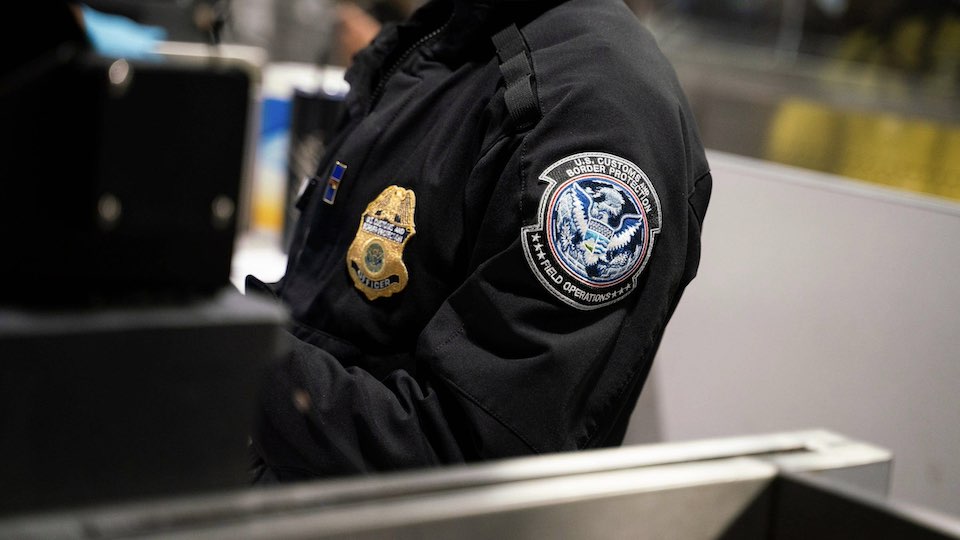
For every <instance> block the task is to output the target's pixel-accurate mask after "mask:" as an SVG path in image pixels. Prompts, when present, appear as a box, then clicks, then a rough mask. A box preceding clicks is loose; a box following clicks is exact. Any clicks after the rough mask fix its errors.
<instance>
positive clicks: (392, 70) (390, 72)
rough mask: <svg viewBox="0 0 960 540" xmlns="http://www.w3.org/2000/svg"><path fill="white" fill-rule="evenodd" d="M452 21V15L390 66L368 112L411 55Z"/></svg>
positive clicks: (372, 97) (378, 85) (378, 84)
mask: <svg viewBox="0 0 960 540" xmlns="http://www.w3.org/2000/svg"><path fill="white" fill-rule="evenodd" d="M452 20H453V15H450V18H449V19H447V22H445V23H443V25H441V26H440V27H439V28H437V29H436V30H434V31H432V32H430V33H429V34H427V35H425V36H423V37H422V38H420V39H418V40H417V41H416V43H414V44H413V45H411V46H410V47H409V48H408V49H407V50H406V51H405V52H404V53H403V55H401V56H400V58H398V59H397V61H396V62H394V63H393V64H392V65H391V66H390V69H389V70H387V71H386V72H385V73H384V75H383V77H381V78H380V82H378V83H377V87H376V88H375V89H374V90H373V94H371V95H370V107H368V108H367V112H370V111H371V110H373V108H374V107H375V106H376V105H377V102H378V101H380V98H381V97H382V96H383V92H384V90H385V89H386V86H387V81H389V80H390V78H391V77H393V76H394V74H396V73H397V70H399V69H400V66H402V65H403V63H404V62H406V61H407V59H408V58H410V55H412V54H413V53H414V52H416V51H417V49H419V48H420V47H423V46H424V45H426V44H427V43H428V42H430V41H431V40H433V39H434V38H436V37H437V36H439V35H440V33H441V32H443V31H444V30H445V29H446V28H447V26H449V25H450V22H451V21H452Z"/></svg>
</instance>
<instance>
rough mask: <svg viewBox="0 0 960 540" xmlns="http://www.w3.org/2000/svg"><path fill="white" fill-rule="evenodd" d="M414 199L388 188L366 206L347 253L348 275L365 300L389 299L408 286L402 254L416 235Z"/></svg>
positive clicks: (401, 190)
mask: <svg viewBox="0 0 960 540" xmlns="http://www.w3.org/2000/svg"><path fill="white" fill-rule="evenodd" d="M416 207H417V196H416V194H414V192H413V191H412V190H409V189H404V188H401V187H399V186H390V187H388V188H387V189H385V190H383V192H381V193H380V195H379V196H377V198H376V199H374V200H373V202H371V203H370V204H368V205H367V209H366V210H364V212H363V215H362V216H361V217H360V226H359V228H358V229H357V235H356V236H355V237H354V239H353V242H352V243H351V244H350V249H349V250H348V251H347V272H348V273H349V274H350V278H351V279H352V280H353V285H354V287H356V288H357V289H358V290H360V292H362V293H363V295H364V296H366V297H367V300H375V299H377V298H380V297H386V296H391V295H393V294H395V293H398V292H400V291H402V290H403V289H404V288H405V287H406V286H407V280H408V278H409V276H408V274H407V266H406V265H405V264H404V262H403V250H404V248H405V247H406V245H407V241H408V240H410V237H411V236H413V235H414V234H416V228H415V226H414V221H413V215H414V212H415V210H416Z"/></svg>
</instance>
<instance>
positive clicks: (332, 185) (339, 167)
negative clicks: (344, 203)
mask: <svg viewBox="0 0 960 540" xmlns="http://www.w3.org/2000/svg"><path fill="white" fill-rule="evenodd" d="M346 170H347V166H346V165H344V164H343V163H340V162H339V161H338V162H336V163H335V164H334V165H333V170H332V171H331V172H330V178H329V179H327V189H325V190H324V191H323V202H325V203H327V204H333V201H334V200H336V198H337V189H339V188H340V181H341V180H343V173H344V172H346Z"/></svg>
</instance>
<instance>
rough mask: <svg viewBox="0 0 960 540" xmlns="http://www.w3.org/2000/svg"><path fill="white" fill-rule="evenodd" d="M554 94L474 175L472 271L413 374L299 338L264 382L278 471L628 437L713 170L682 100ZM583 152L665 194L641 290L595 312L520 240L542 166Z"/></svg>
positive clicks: (270, 449) (536, 220) (477, 455)
mask: <svg viewBox="0 0 960 540" xmlns="http://www.w3.org/2000/svg"><path fill="white" fill-rule="evenodd" d="M629 83H630V81H627V82H625V83H624V84H629ZM558 87H559V88H562V89H563V90H562V91H557V92H556V93H551V92H547V93H545V95H543V96H542V98H543V101H544V111H545V113H544V117H543V118H542V119H541V121H540V122H539V123H538V124H537V125H536V126H535V127H534V128H533V129H532V130H531V131H529V132H527V133H526V134H525V135H524V136H523V137H522V139H520V143H519V144H516V145H509V144H506V143H504V144H503V148H504V153H503V155H502V157H501V158H500V159H494V160H491V162H490V163H487V164H486V165H485V164H483V163H481V164H480V165H478V168H477V170H476V172H475V174H474V177H473V178H471V180H470V181H471V182H478V183H481V184H488V185H494V187H493V188H492V189H490V190H489V197H488V198H487V199H486V201H487V202H486V204H487V208H486V209H485V215H484V217H483V219H482V220H481V223H479V224H478V225H477V230H476V231H475V233H476V236H475V237H476V241H475V243H474V245H473V247H472V253H473V257H472V259H471V262H470V272H469V275H468V277H467V278H466V279H465V281H464V282H463V284H462V285H461V286H460V287H459V288H458V289H456V290H455V292H454V293H453V294H451V295H450V296H449V298H447V300H446V302H445V303H444V304H443V305H442V306H441V308H440V309H439V310H438V311H437V313H436V314H435V315H434V316H433V318H432V319H431V320H430V322H429V323H428V324H427V326H426V327H425V328H424V330H423V331H422V333H421V335H420V337H419V340H418V344H417V347H416V350H415V351H412V352H411V354H412V355H413V356H414V358H413V362H412V365H415V366H416V368H415V369H413V370H410V371H406V370H401V371H396V372H393V373H392V374H390V375H389V376H387V377H385V378H377V377H374V376H373V375H371V374H370V373H368V372H365V371H363V370H361V369H357V368H355V367H351V368H345V367H343V365H341V363H340V362H339V361H338V360H337V359H336V358H335V357H334V356H333V355H331V354H330V353H329V352H327V351H325V350H322V349H320V348H317V347H314V346H313V345H310V344H308V343H305V342H302V341H300V340H297V339H295V338H293V337H292V336H291V340H292V341H293V354H292V355H291V357H290V358H289V360H288V361H286V362H285V363H283V364H282V365H281V366H280V367H279V368H278V369H277V370H276V371H275V372H274V373H273V374H272V375H271V377H270V380H269V383H268V384H267V385H266V387H265V389H264V396H263V405H262V407H261V409H260V420H259V423H258V426H257V430H256V433H255V436H254V448H255V450H256V451H257V454H258V455H259V456H260V459H261V460H262V462H263V463H264V464H265V465H266V466H267V467H268V468H269V469H270V470H272V471H273V473H274V474H275V475H276V476H277V477H278V478H280V479H281V480H283V479H293V478H307V477H314V476H329V475H337V474H347V473H353V472H361V471H378V470H392V469H399V468H409V467H417V466H425V465H431V464H437V463H452V462H462V461H469V460H476V459H489V458H495V457H504V456H512V455H521V454H531V453H543V452H555V451H565V450H574V449H578V448H586V447H592V446H601V445H605V444H610V443H616V442H619V439H618V436H619V437H622V431H620V432H619V433H618V430H622V428H623V426H624V425H625V422H626V418H628V417H629V414H630V412H631V411H632V407H633V404H634V402H635V400H636V397H637V395H638V393H639V391H640V388H641V387H642V384H643V381H644V379H645V378H646V375H647V373H648V370H649V367H650V363H651V361H652V359H653V355H654V353H655V351H656V348H657V346H658V344H659V341H660V337H661V335H662V332H663V328H664V325H665V324H666V322H667V320H668V319H669V317H670V315H671V314H672V312H673V309H674V308H675V306H676V302H677V300H678V299H679V295H680V293H681V291H682V290H683V287H684V286H685V284H686V283H687V282H688V281H689V280H690V279H692V277H693V274H694V272H695V269H696V265H697V261H698V259H699V225H700V223H699V217H698V216H696V215H695V213H694V212H691V211H690V202H689V201H690V198H691V197H693V196H694V191H695V186H696V183H695V182H696V180H697V179H698V178H704V177H705V178H707V180H709V175H708V173H707V172H706V171H705V170H704V171H697V170H695V169H696V166H695V165H693V163H694V162H696V161H697V160H695V159H691V157H690V154H691V152H693V153H694V154H697V153H702V150H700V149H699V147H698V146H697V145H698V143H696V142H695V141H691V140H690V139H689V137H690V133H689V132H688V131H686V130H685V125H686V122H687V121H688V120H689V119H686V120H685V119H684V117H683V110H682V108H681V107H680V106H679V105H678V103H677V102H676V101H671V100H670V99H664V98H663V96H662V95H653V96H652V97H651V96H650V95H649V94H644V93H643V92H638V91H634V92H633V94H632V95H626V96H614V97H609V98H605V96H607V95H608V94H609V92H608V93H607V94H603V95H600V96H598V95H597V93H596V91H595V90H591V89H590V88H585V87H584V86H583V85H582V84H580V85H579V86H577V85H573V86H563V85H558ZM631 88H632V89H633V90H636V87H631ZM641 90H642V89H641ZM578 93H582V94H578ZM638 111H646V112H643V113H640V112H638ZM691 147H693V150H692V151H691ZM493 150H494V151H493V152H492V153H491V155H493V154H495V153H496V151H497V148H494V149H493ZM584 152H587V153H591V152H592V153H599V154H602V155H610V156H616V157H620V158H622V159H624V160H625V161H629V162H631V163H634V164H637V166H638V167H640V168H642V169H643V171H644V174H645V175H646V177H648V178H649V180H650V186H651V188H652V190H653V191H654V192H655V194H656V195H657V198H658V201H659V203H660V210H659V219H660V230H659V232H658V233H657V235H656V236H655V240H654V241H652V244H650V245H648V246H646V247H647V248H649V249H651V250H652V251H651V252H650V254H649V258H648V259H647V261H646V263H645V264H643V265H636V266H635V267H632V268H633V269H634V271H635V274H629V275H625V277H624V279H625V280H626V281H625V282H629V283H631V284H632V288H630V289H629V290H628V291H627V292H625V293H624V295H623V297H622V298H616V299H615V300H612V301H609V302H601V303H600V304H599V305H597V306H593V308H591V309H580V308H578V307H576V306H574V305H571V304H570V302H566V301H564V300H563V299H562V298H561V294H560V293H559V292H558V291H557V290H551V289H550V288H551V286H552V285H549V284H548V283H545V282H544V280H543V279H541V278H540V277H538V276H537V270H536V268H535V265H536V262H535V261H536V255H537V254H538V252H536V251H533V250H534V248H533V247H531V246H530V245H529V243H524V241H523V239H522V236H523V230H524V228H529V227H533V226H535V225H537V224H541V225H542V221H543V220H544V219H545V216H546V214H545V213H544V212H545V211H546V212H549V211H550V208H551V207H550V205H549V204H547V205H546V206H545V205H544V204H541V200H542V199H543V197H545V196H550V194H551V193H552V192H550V189H549V188H550V185H549V183H548V182H545V181H543V180H542V176H543V174H544V172H545V171H547V170H548V169H549V168H550V167H551V165H552V164H556V163H559V162H561V161H563V160H564V159H565V158H568V157H570V156H575V155H577V154H580V153H584ZM493 163H496V166H493V165H492V164H493ZM703 163H705V161H704V162H703ZM705 187H708V185H707V186H705ZM551 204H552V203H551ZM544 208H546V210H544ZM700 217H702V216H700ZM620 223H622V222H620ZM621 226H622V225H621ZM651 237H652V235H651ZM654 244H655V245H654ZM553 247H556V246H553ZM635 247H636V246H635ZM641 247H642V246H641Z"/></svg>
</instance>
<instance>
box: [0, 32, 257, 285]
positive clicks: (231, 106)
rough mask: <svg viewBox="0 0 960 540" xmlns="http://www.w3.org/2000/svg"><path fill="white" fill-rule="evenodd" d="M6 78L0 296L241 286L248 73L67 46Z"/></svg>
mask: <svg viewBox="0 0 960 540" xmlns="http://www.w3.org/2000/svg"><path fill="white" fill-rule="evenodd" d="M3 83H4V84H3V85H2V86H0V125H2V126H3V129H2V130H0V184H2V189H3V195H2V196H0V224H2V226H0V240H2V242H0V245H3V246H4V249H5V250H6V252H7V256H5V257H4V259H5V262H4V264H3V265H0V284H2V285H0V302H4V301H16V302H23V301H27V302H30V303H36V302H45V303H50V304H61V303H63V302H64V301H71V300H81V301H85V300H88V299H89V298H91V297H103V296H110V297H116V296H117V295H124V294H129V293H133V292H136V293H138V294H141V293H143V292H156V291H167V292H169V291H192V292H201V293H209V292H212V291H214V290H216V289H218V288H220V287H223V286H225V285H227V284H228V280H229V275H230V262H231V257H232V253H233V244H234V239H235V234H236V223H237V221H236V220H237V208H238V197H239V193H240V186H241V177H242V167H243V159H242V157H243V155H244V152H245V150H246V147H245V144H246V142H245V141H246V134H247V132H248V129H247V127H248V116H249V114H250V104H251V99H250V96H251V94H250V92H251V77H250V74H249V72H248V71H245V70H244V69H241V68H239V67H236V65H228V64H223V65H220V64H217V63H216V60H214V59H211V63H209V64H202V65H201V64H188V63H183V62H179V63H171V62H163V61H150V60H144V61H139V62H137V61H132V60H124V59H111V58H104V57H99V56H96V55H92V54H89V53H86V52H84V51H82V50H77V49H71V48H70V47H69V46H66V45H65V46H63V47H61V48H60V49H57V50H54V51H51V52H50V53H49V54H48V55H46V56H45V57H41V58H39V59H38V60H37V61H35V62H33V63H31V64H30V65H29V66H27V67H25V68H22V69H20V70H19V72H17V73H14V74H13V75H11V76H8V77H5V78H4V79H3Z"/></svg>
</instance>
